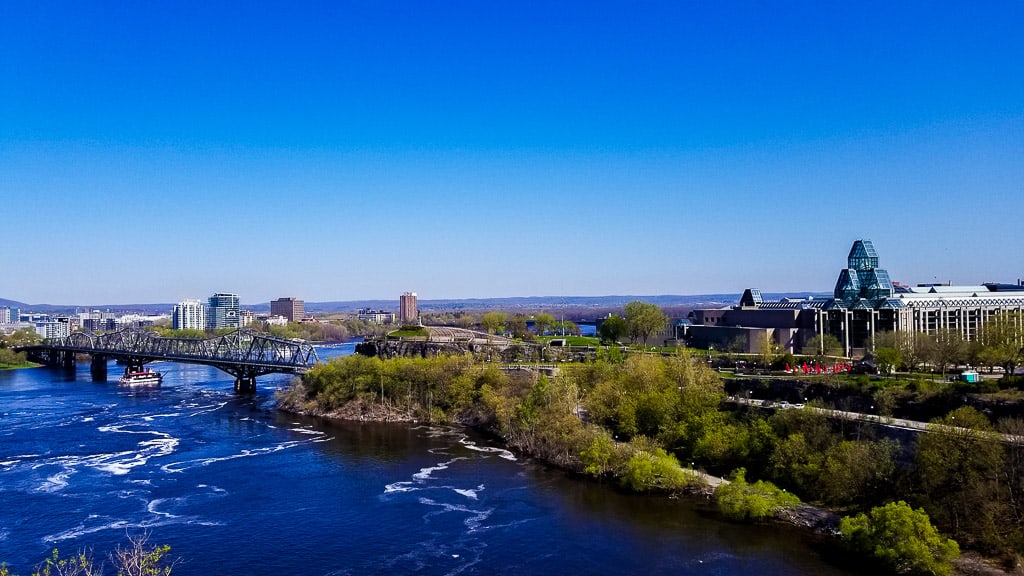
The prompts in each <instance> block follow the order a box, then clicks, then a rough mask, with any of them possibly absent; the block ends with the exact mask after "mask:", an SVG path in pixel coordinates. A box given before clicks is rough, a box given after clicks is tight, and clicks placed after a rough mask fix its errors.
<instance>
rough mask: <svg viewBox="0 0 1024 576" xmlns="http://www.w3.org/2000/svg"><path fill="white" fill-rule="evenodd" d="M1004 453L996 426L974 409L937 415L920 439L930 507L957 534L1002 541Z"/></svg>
mask: <svg viewBox="0 0 1024 576" xmlns="http://www.w3.org/2000/svg"><path fill="white" fill-rule="evenodd" d="M1004 457H1005V454H1004V452H1003V447H1002V445H1001V444H1000V442H999V440H998V438H997V437H995V435H994V432H993V427H992V425H991V424H990V423H989V421H988V419H987V418H986V417H985V416H984V415H983V414H981V413H980V412H978V411H977V410H975V409H974V408H971V407H969V406H964V407H962V408H957V409H956V410H953V411H952V412H950V413H949V414H947V415H946V416H944V417H942V418H936V419H934V420H932V421H931V423H930V424H929V425H928V432H927V433H926V434H922V435H921V437H920V439H919V440H918V449H917V461H916V466H917V469H916V472H917V478H918V481H919V482H920V485H921V487H922V490H923V491H924V494H925V496H926V497H927V502H926V503H925V509H926V510H928V513H929V514H930V515H931V517H932V518H933V519H935V521H936V523H938V524H939V525H940V526H942V527H944V528H946V529H947V530H948V531H949V532H950V533H951V534H952V535H953V536H954V537H956V538H962V537H968V538H970V539H972V540H975V541H977V542H980V543H982V544H984V545H987V546H994V545H998V544H999V543H1000V542H999V540H1000V538H999V536H998V532H999V530H998V527H997V526H996V522H997V519H998V518H999V517H1000V516H1001V515H1002V514H1003V513H1004V510H1003V507H1004V506H1005V502H1004V501H1003V499H1002V498H1001V497H1000V481H999V474H1000V471H1001V470H1002V469H1003V464H1004Z"/></svg>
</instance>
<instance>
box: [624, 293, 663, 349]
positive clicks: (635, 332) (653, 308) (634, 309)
mask: <svg viewBox="0 0 1024 576" xmlns="http://www.w3.org/2000/svg"><path fill="white" fill-rule="evenodd" d="M625 314H626V316H625V318H626V325H627V326H628V328H629V336H630V338H631V339H632V341H633V342H634V343H635V342H636V341H637V339H640V340H643V343H644V346H646V345H647V340H648V339H649V338H650V337H651V336H652V335H653V334H654V333H655V332H658V331H659V330H662V329H664V328H665V326H666V325H667V324H668V316H666V315H665V313H664V312H662V311H661V308H659V307H658V306H657V305H655V304H650V303H648V302H641V301H639V300H636V301H633V302H630V303H629V304H626V307H625Z"/></svg>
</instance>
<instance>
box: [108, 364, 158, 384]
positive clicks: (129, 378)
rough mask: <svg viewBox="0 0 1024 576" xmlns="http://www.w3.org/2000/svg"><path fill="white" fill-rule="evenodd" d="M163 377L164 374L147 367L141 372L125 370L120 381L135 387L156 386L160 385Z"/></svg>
mask: <svg viewBox="0 0 1024 576" xmlns="http://www.w3.org/2000/svg"><path fill="white" fill-rule="evenodd" d="M163 379H164V375H163V374H161V373H159V372H154V371H152V370H150V369H149V368H146V369H145V370H142V371H140V372H125V373H124V376H121V379H120V380H118V382H120V383H121V385H122V386H131V387H133V388H155V387H157V386H159V385H160V382H161V381H163Z"/></svg>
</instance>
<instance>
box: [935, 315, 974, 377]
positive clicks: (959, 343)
mask: <svg viewBox="0 0 1024 576" xmlns="http://www.w3.org/2000/svg"><path fill="white" fill-rule="evenodd" d="M966 354H967V342H965V341H964V338H963V336H962V335H961V334H960V331H959V330H951V329H949V328H940V329H939V330H938V331H937V332H936V333H935V336H934V337H933V338H932V345H931V347H930V349H929V350H928V361H929V362H930V363H931V364H932V365H933V366H935V367H936V368H938V369H939V372H941V373H942V379H943V380H945V379H946V368H947V367H948V366H950V365H953V366H956V365H957V364H960V363H961V362H963V361H964V359H965V356H966Z"/></svg>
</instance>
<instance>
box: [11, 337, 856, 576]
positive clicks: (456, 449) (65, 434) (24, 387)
mask: <svg viewBox="0 0 1024 576" xmlns="http://www.w3.org/2000/svg"><path fill="white" fill-rule="evenodd" d="M350 352H351V349H350V348H344V349H341V350H334V351H333V353H350ZM330 354H331V352H327V353H326V355H330ZM324 355H325V354H324V353H323V352H322V353H321V356H324ZM152 366H153V367H154V368H155V369H157V370H159V371H161V372H164V385H163V387H162V388H160V389H158V390H153V391H143V392H131V391H128V390H125V389H123V388H121V387H119V386H118V385H117V384H116V383H115V381H116V375H117V373H118V369H117V367H115V366H114V365H111V367H110V374H111V379H110V380H111V381H110V382H100V383H94V382H92V381H91V380H90V377H89V371H88V366H85V365H83V366H80V367H79V369H78V370H77V372H75V373H64V372H60V371H54V370H49V369H30V370H16V371H2V372H0V562H7V563H8V564H9V565H10V566H11V567H12V568H13V569H14V571H15V572H17V573H20V574H23V575H24V574H27V573H29V572H30V570H31V567H32V566H33V565H34V564H35V563H37V562H39V561H40V560H41V559H42V558H43V557H44V556H46V555H47V553H48V551H49V550H51V549H52V548H54V547H57V548H60V549H61V550H62V551H64V552H65V553H70V552H73V551H74V550H76V549H79V548H82V547H92V548H94V549H95V550H96V551H97V555H98V556H100V555H102V554H103V552H104V551H108V550H111V549H113V548H114V547H115V546H116V545H117V544H120V543H123V542H124V541H125V536H126V534H138V533H140V532H142V531H148V532H149V533H151V541H152V542H155V543H166V544H170V545H171V547H172V553H173V554H174V555H176V556H179V557H180V558H182V560H183V563H182V564H180V565H179V566H178V567H177V568H176V569H175V571H174V573H175V574H180V575H201V574H240V573H246V574H254V575H260V574H268V575H269V574H274V575H279V574H282V573H293V572H296V573H301V574H324V575H328V574H330V575H341V574H353V575H354V574H368V573H369V574H377V573H383V574H439V575H440V574H488V575H491V574H565V573H589V574H617V575H618V574H729V575H731V574H842V573H844V572H842V571H840V570H839V569H837V568H836V567H834V566H832V565H830V564H828V563H826V562H825V561H824V560H823V559H822V558H821V557H819V555H818V554H817V553H816V551H815V549H814V548H812V547H809V546H808V544H807V543H806V542H805V541H804V539H803V536H802V535H801V534H799V533H797V532H793V531H788V530H780V529H779V528H778V527H748V526H741V525H735V524H730V523H726V522H722V521H720V520H718V519H717V518H716V517H715V516H714V515H713V514H708V513H704V512H701V511H700V510H698V509H696V508H695V507H694V506H693V504H692V503H687V502H680V501H673V500H667V499H663V498H652V497H639V496H628V495H623V494H619V493H617V492H615V491H613V490H610V489H608V488H606V487H604V486H600V485H597V484H593V483H588V482H581V481H574V480H569V479H566V478H564V476H563V475H562V474H560V473H559V472H557V471H552V470H548V469H546V468H544V467H542V466H538V465H536V464H534V463H531V462H529V461H524V460H523V459H517V458H516V457H515V456H514V455H513V454H512V453H510V452H508V451H506V450H504V449H502V448H500V447H498V446H494V445H492V444H490V443H489V442H487V441H486V440H485V439H482V438H479V437H476V436H474V435H472V434H470V433H467V431H465V430H462V429H458V428H447V427H431V426H425V425H385V424H372V425H369V424H363V425H360V424H326V423H322V422H319V421H315V420H311V419H304V418H298V417H294V416H291V415H286V414H282V413H279V412H277V411H275V410H274V399H273V392H274V391H275V390H277V389H279V388H281V387H283V386H285V385H287V382H288V378H287V377H284V376H269V377H266V378H261V379H260V381H259V383H258V388H259V391H258V393H257V394H256V395H255V396H252V397H239V396H236V395H235V394H234V393H233V391H232V379H231V378H230V377H229V376H227V375H226V374H223V373H221V372H219V371H217V370H216V369H213V368H209V367H203V366H191V365H186V364H154V365H152Z"/></svg>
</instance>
